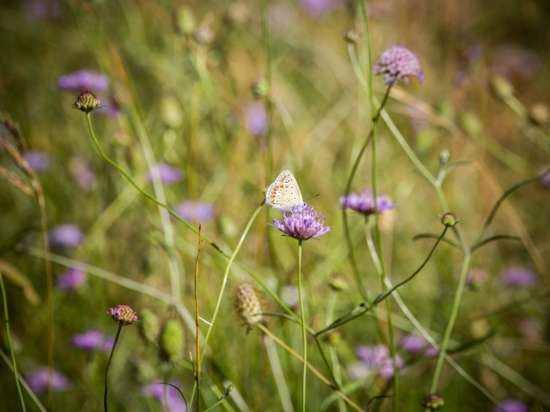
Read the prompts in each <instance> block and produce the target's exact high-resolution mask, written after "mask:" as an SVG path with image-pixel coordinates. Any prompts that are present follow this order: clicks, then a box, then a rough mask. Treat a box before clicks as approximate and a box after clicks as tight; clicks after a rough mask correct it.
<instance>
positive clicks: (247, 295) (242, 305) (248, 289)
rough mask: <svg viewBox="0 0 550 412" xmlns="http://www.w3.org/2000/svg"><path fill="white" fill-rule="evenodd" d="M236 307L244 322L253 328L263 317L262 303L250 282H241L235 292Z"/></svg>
mask: <svg viewBox="0 0 550 412" xmlns="http://www.w3.org/2000/svg"><path fill="white" fill-rule="evenodd" d="M235 309H236V310H237V313H238V314H239V316H240V317H241V319H242V320H243V322H244V323H245V324H246V325H247V326H248V328H249V329H250V328H252V327H254V326H255V325H257V324H258V323H260V322H261V321H262V319H263V316H262V304H261V303H260V299H258V295H257V294H256V291H255V290H254V287H253V286H252V285H251V284H249V283H241V284H240V285H238V286H237V290H236V293H235Z"/></svg>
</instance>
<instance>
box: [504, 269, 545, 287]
mask: <svg viewBox="0 0 550 412" xmlns="http://www.w3.org/2000/svg"><path fill="white" fill-rule="evenodd" d="M501 279H502V283H504V285H505V286H507V287H509V288H516V287H519V288H521V287H530V286H533V285H534V284H535V282H536V280H537V279H536V276H535V274H534V273H533V272H531V271H530V270H528V269H525V268H523V267H519V266H517V267H511V268H509V269H507V270H505V271H504V272H502V274H501Z"/></svg>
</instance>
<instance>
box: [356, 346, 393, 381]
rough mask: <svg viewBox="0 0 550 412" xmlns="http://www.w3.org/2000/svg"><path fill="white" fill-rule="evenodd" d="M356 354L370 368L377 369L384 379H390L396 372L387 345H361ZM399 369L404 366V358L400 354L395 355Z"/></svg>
mask: <svg viewBox="0 0 550 412" xmlns="http://www.w3.org/2000/svg"><path fill="white" fill-rule="evenodd" d="M355 352H356V354H357V356H358V357H359V359H361V361H362V362H363V363H364V364H365V365H366V366H367V368H369V369H370V370H377V371H378V373H379V375H380V376H381V377H383V378H384V379H389V378H391V377H392V376H393V374H394V368H393V361H392V358H391V354H390V350H389V349H388V347H387V346H385V345H375V346H359V347H358V348H357V349H356V351H355ZM395 364H396V366H397V368H398V369H401V368H402V367H403V360H402V359H401V357H400V356H399V355H397V356H396V357H395Z"/></svg>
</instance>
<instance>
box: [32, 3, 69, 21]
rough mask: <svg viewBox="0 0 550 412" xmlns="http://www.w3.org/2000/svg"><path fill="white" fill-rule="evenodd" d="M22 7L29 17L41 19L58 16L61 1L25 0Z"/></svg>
mask: <svg viewBox="0 0 550 412" xmlns="http://www.w3.org/2000/svg"><path fill="white" fill-rule="evenodd" d="M24 9H25V13H26V14H27V16H29V17H30V18H32V19H36V20H43V19H47V18H50V17H57V16H59V15H60V14H61V3H60V1H59V0H25V3H24Z"/></svg>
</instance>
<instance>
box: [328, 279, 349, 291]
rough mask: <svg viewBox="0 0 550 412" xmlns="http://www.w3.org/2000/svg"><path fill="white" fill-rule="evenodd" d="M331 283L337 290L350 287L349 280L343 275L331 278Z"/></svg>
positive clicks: (333, 288) (344, 289)
mask: <svg viewBox="0 0 550 412" xmlns="http://www.w3.org/2000/svg"><path fill="white" fill-rule="evenodd" d="M329 285H330V287H331V288H332V290H334V291H335V292H342V291H346V290H348V289H349V287H348V284H347V282H346V281H345V279H344V278H342V277H341V276H334V277H333V278H332V279H331V280H330V283H329Z"/></svg>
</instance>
